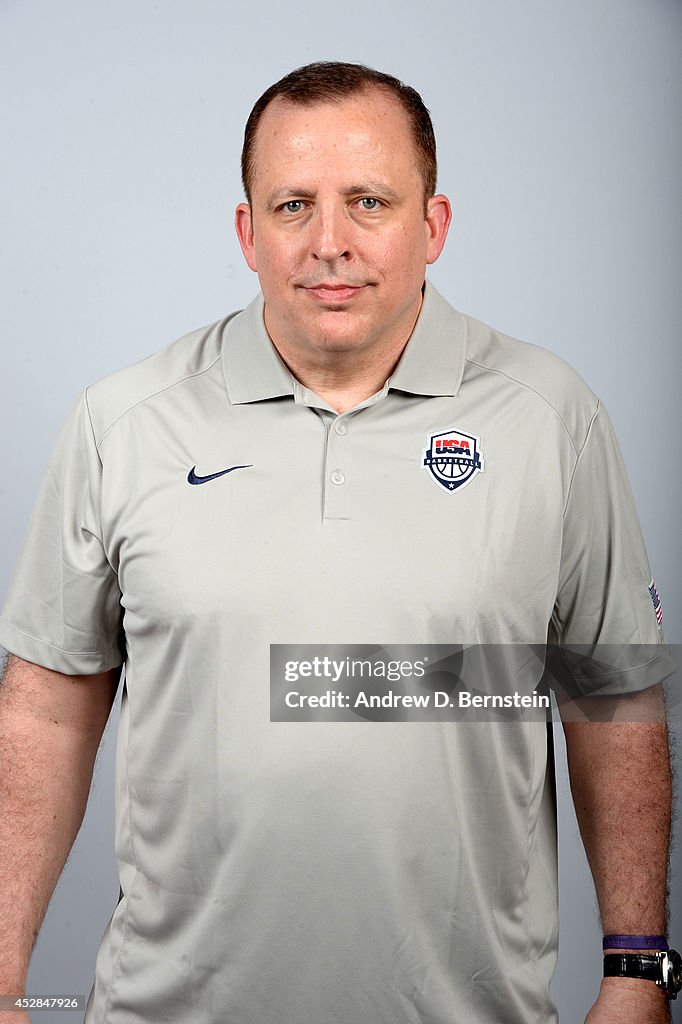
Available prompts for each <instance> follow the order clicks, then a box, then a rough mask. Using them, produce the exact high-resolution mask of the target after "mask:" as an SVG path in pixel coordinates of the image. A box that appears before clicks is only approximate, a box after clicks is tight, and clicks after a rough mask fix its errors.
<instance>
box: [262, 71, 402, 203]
mask: <svg viewBox="0 0 682 1024" xmlns="http://www.w3.org/2000/svg"><path fill="white" fill-rule="evenodd" d="M253 169H254V184H257V183H258V181H259V180H260V181H264V180H265V179H267V180H268V182H271V181H272V180H273V179H275V178H279V177H280V176H284V177H288V176H290V175H292V174H294V175H298V176H300V175H309V176H310V175H312V176H314V175H315V174H320V173H323V172H324V173H327V172H329V171H330V170H336V171H337V172H338V173H339V174H341V173H345V172H346V171H350V170H356V169H357V171H360V170H364V171H365V173H369V171H373V172H374V173H375V174H376V173H378V172H382V173H383V174H391V175H401V174H407V175H409V176H410V177H414V176H416V177H417V178H419V170H418V166H417V154H416V149H415V144H414V140H413V136H412V130H411V126H410V122H409V120H408V116H407V114H406V112H405V110H404V109H403V107H402V106H401V104H400V103H399V102H398V100H397V99H395V97H393V96H391V95H390V94H389V93H386V92H385V91H384V90H380V89H367V90H365V91H363V92H361V93H359V94H358V95H357V96H352V97H348V98H347V99H343V100H340V101H338V102H333V103H331V102H323V103H314V104H310V105H305V106H303V105H301V104H298V103H292V102H291V101H289V100H286V99H284V98H282V97H277V98H276V99H275V100H273V102H272V103H270V104H269V106H268V107H266V109H265V111H264V112H263V115H262V117H261V120H260V123H259V125H258V128H257V131H256V136H255V140H254V149H253Z"/></svg>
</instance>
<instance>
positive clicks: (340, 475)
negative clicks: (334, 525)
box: [324, 418, 350, 519]
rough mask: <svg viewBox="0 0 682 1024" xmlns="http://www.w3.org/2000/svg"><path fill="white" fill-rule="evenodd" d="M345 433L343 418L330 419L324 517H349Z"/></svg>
mask: <svg viewBox="0 0 682 1024" xmlns="http://www.w3.org/2000/svg"><path fill="white" fill-rule="evenodd" d="M347 435H348V426H347V424H346V422H345V421H344V420H343V419H341V418H337V419H336V420H332V421H331V423H330V424H329V426H328V430H327V453H326V459H325V488H324V518H325V519H350V499H349V487H348V447H347Z"/></svg>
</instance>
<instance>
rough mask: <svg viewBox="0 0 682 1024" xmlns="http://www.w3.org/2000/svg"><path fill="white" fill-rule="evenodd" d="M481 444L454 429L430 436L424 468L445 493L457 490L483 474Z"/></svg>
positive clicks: (472, 436) (425, 453) (477, 439)
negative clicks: (477, 475)
mask: <svg viewBox="0 0 682 1024" xmlns="http://www.w3.org/2000/svg"><path fill="white" fill-rule="evenodd" d="M480 444H481V439H480V438H479V437H475V436H474V435H473V434H464V433H463V432H462V431H461V430H455V429H454V428H453V429H452V430H444V431H443V432H442V433H439V434H431V435H430V436H429V443H428V447H427V448H425V449H424V461H423V463H422V466H423V467H425V468H426V469H428V470H429V472H430V473H431V476H432V477H433V479H434V480H435V481H436V482H437V483H439V484H440V485H441V487H444V488H445V490H446V491H450V492H452V491H458V490H460V489H461V488H462V487H466V485H467V484H468V483H471V481H472V480H473V479H474V477H475V476H476V474H477V473H482V472H483V455H482V453H481V448H480Z"/></svg>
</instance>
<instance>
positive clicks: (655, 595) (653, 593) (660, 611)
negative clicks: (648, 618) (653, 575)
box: [649, 580, 663, 626]
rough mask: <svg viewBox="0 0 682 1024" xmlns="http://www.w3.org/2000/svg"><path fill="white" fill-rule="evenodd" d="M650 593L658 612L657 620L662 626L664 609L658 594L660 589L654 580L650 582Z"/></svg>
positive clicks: (655, 609)
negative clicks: (657, 588)
mask: <svg viewBox="0 0 682 1024" xmlns="http://www.w3.org/2000/svg"><path fill="white" fill-rule="evenodd" d="M649 593H650V594H651V600H652V601H653V602H654V611H655V612H656V622H657V623H658V624H659V626H660V625H661V623H662V622H663V609H662V608H661V599H660V597H659V596H658V591H657V590H656V584H655V583H654V581H653V580H652V581H651V583H650V584H649Z"/></svg>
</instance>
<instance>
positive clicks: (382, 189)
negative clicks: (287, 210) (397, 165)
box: [266, 181, 400, 210]
mask: <svg viewBox="0 0 682 1024" xmlns="http://www.w3.org/2000/svg"><path fill="white" fill-rule="evenodd" d="M341 194H342V195H346V196H360V195H362V196H377V197H378V198H382V197H383V198H385V199H390V200H392V201H393V202H397V201H398V200H399V199H400V196H399V195H398V193H397V192H395V191H394V190H393V189H392V188H390V187H389V186H388V185H384V184H382V183H381V182H378V181H364V182H360V183H358V184H356V185H348V186H347V187H346V188H344V189H342V190H341ZM315 195H316V193H315V192H314V191H312V190H311V189H309V188H297V187H296V186H295V185H293V186H291V187H289V188H278V189H277V190H276V191H275V192H271V193H270V195H269V196H268V198H267V201H266V205H267V208H268V209H269V210H273V209H274V208H275V207H276V206H278V205H279V204H280V203H283V202H286V200H287V199H291V198H292V197H294V196H295V197H296V199H314V198H315Z"/></svg>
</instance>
